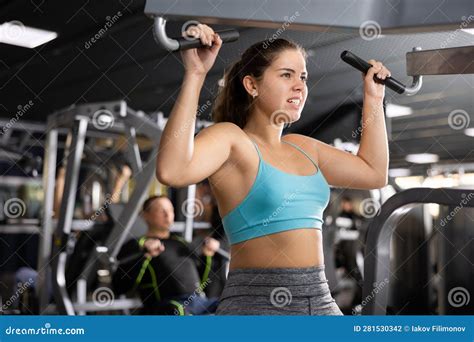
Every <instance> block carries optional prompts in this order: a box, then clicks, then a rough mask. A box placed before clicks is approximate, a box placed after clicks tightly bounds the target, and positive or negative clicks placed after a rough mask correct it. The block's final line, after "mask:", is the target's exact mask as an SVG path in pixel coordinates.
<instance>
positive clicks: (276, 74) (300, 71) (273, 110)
mask: <svg viewBox="0 0 474 342" xmlns="http://www.w3.org/2000/svg"><path fill="white" fill-rule="evenodd" d="M307 76H308V72H307V70H306V61H305V59H304V57H303V55H302V54H301V52H300V51H299V50H295V49H288V50H285V51H283V52H281V53H280V54H279V55H278V56H277V57H276V58H275V59H274V60H273V62H272V64H271V65H270V66H269V67H268V68H267V69H266V70H265V72H264V73H263V78H262V79H261V80H260V81H259V82H258V97H257V103H256V104H257V106H259V107H260V108H261V109H262V110H263V112H264V113H269V114H270V116H271V117H270V120H271V121H272V122H271V123H272V124H274V123H277V124H280V123H282V122H285V123H290V122H294V121H297V120H298V119H299V118H300V116H301V112H302V110H303V107H304V104H305V102H306V97H307V95H308V87H307V85H306V79H307Z"/></svg>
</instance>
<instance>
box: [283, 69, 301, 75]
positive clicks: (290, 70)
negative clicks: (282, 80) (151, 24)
mask: <svg viewBox="0 0 474 342" xmlns="http://www.w3.org/2000/svg"><path fill="white" fill-rule="evenodd" d="M277 70H285V71H288V72H292V73H294V74H296V71H294V70H293V69H291V68H279V69H277ZM302 74H305V75H306V74H307V72H306V71H303V72H302Z"/></svg>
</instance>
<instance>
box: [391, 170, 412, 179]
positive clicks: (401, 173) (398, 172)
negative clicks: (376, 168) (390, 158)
mask: <svg viewBox="0 0 474 342" xmlns="http://www.w3.org/2000/svg"><path fill="white" fill-rule="evenodd" d="M388 175H389V176H390V177H407V176H410V175H411V170H410V169H404V168H399V169H390V170H388Z"/></svg>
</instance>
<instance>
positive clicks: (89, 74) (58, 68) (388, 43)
mask: <svg viewBox="0 0 474 342" xmlns="http://www.w3.org/2000/svg"><path fill="white" fill-rule="evenodd" d="M144 5H145V1H143V0H142V1H138V0H120V1H64V0H63V1H59V0H50V1H44V0H26V1H23V0H15V1H6V0H3V1H1V0H0V23H3V22H7V21H14V20H16V21H20V22H21V23H23V24H24V25H26V26H31V27H37V28H42V29H47V30H52V31H55V32H58V34H59V37H58V38H57V39H55V40H54V41H52V42H50V43H48V44H45V45H42V46H39V47H37V48H35V49H26V48H21V47H15V46H11V45H6V44H0V49H1V50H0V51H1V53H0V83H1V85H2V86H1V88H0V116H1V117H2V118H3V119H6V120H9V119H10V118H12V117H14V116H15V113H17V111H18V107H19V106H24V105H25V104H27V103H29V101H32V102H33V103H34V105H33V106H32V107H31V108H30V109H29V110H28V111H27V112H25V113H24V114H23V115H22V116H21V122H45V121H46V118H47V116H48V115H49V114H50V113H52V112H54V111H55V110H58V109H61V108H63V107H66V106H69V105H71V104H77V103H86V102H98V101H110V100H117V99H123V100H125V101H127V103H128V104H129V105H130V106H131V107H132V108H134V109H140V110H144V111H146V112H147V113H153V112H156V111H162V112H163V113H164V114H165V116H166V115H167V114H168V113H169V112H170V110H171V108H172V105H173V103H174V100H175V98H176V96H177V92H178V90H179V85H180V82H181V79H182V76H183V69H182V66H181V63H180V56H179V54H173V53H168V52H166V51H164V50H163V49H162V48H161V47H160V46H158V45H157V44H156V42H155V41H154V39H153V34H152V28H153V21H152V19H150V18H148V17H146V16H145V15H144V14H143V9H144ZM217 6H218V5H217ZM298 6H299V2H295V9H297V8H298ZM119 11H120V13H121V14H122V15H121V16H119V19H118V20H116V21H115V22H114V24H113V25H112V26H111V28H110V29H108V30H107V33H106V34H105V35H103V36H102V37H101V38H100V39H99V40H98V41H97V42H95V43H91V42H90V39H91V37H93V36H94V35H96V34H97V33H98V32H99V30H100V29H101V28H103V27H104V24H105V23H106V22H107V21H108V20H110V18H112V17H113V16H114V15H117V13H118V12H119ZM394 15H395V13H394ZM182 24H183V21H181V22H170V23H169V25H168V33H169V35H170V36H173V35H179V34H180V30H181V26H182ZM216 28H218V29H220V28H226V27H223V26H216ZM233 28H237V29H239V31H240V34H241V38H240V39H239V41H237V42H236V43H232V44H227V45H224V47H223V48H222V50H221V53H220V56H219V59H218V61H217V63H216V65H215V67H214V69H213V70H212V71H211V73H210V75H209V77H208V78H207V81H206V84H205V88H204V89H203V92H202V99H201V101H203V102H205V101H207V100H208V99H212V98H213V96H214V94H215V91H216V89H217V80H218V79H219V78H220V77H221V76H222V74H223V70H224V67H225V66H227V65H228V64H229V63H231V62H232V61H233V60H235V59H236V58H237V57H238V56H239V54H240V53H242V52H243V51H244V50H245V49H246V48H247V47H248V46H249V45H251V44H252V43H253V42H256V41H258V40H261V39H264V38H267V37H270V36H271V35H272V34H274V33H275V30H274V29H261V28H249V27H245V28H243V27H240V28H239V27H233ZM290 28H291V27H290ZM382 34H383V32H382ZM282 37H286V38H291V39H293V40H295V41H297V42H299V43H300V44H302V45H303V46H304V47H305V48H306V49H307V50H308V51H309V58H308V65H307V66H308V71H309V75H310V77H309V83H308V86H309V89H310V91H309V97H308V102H307V104H306V107H305V110H304V113H303V116H302V119H301V120H300V121H299V122H297V123H294V124H293V125H292V126H291V127H290V128H289V129H290V130H291V131H297V132H302V133H304V134H308V135H312V136H314V137H317V138H320V139H321V140H324V141H326V142H328V143H332V142H333V140H334V138H336V137H338V138H340V139H341V140H342V141H351V140H354V139H353V138H352V136H351V135H352V134H351V133H352V132H353V131H354V130H355V129H356V128H357V120H358V117H359V115H360V105H361V101H362V79H361V76H360V73H359V72H357V71H355V70H354V69H352V68H351V67H349V66H348V65H347V64H345V63H344V62H342V61H341V60H340V58H339V55H340V53H341V52H342V51H343V50H351V51H352V52H354V53H356V54H358V55H360V56H361V57H362V58H364V59H369V58H374V59H378V60H381V61H382V62H384V64H385V65H387V67H388V68H389V69H391V71H392V74H393V75H394V76H395V77H396V78H398V79H399V80H400V81H403V82H406V83H410V78H409V77H407V76H406V69H405V65H406V61H405V54H406V52H408V51H411V49H412V48H413V47H415V46H421V47H422V48H423V49H424V50H428V49H438V48H441V47H456V46H466V45H474V35H471V34H468V33H465V32H462V31H459V30H458V31H451V32H428V33H418V34H410V35H407V34H404V35H382V36H380V37H379V38H378V39H374V40H364V39H362V38H361V37H360V36H359V35H355V34H349V33H336V32H307V31H291V30H287V31H285V32H284V33H283V34H282ZM473 90H474V75H467V74H466V75H451V76H426V77H425V79H424V85H423V88H422V89H421V91H420V92H419V94H418V95H416V96H413V97H406V96H402V95H397V94H395V93H393V92H392V91H390V90H387V92H386V93H387V96H386V100H387V101H388V102H391V103H394V104H399V105H404V106H409V107H411V108H412V109H413V111H414V113H413V115H411V116H405V117H400V118H393V119H388V127H389V131H390V136H391V141H390V151H391V167H392V168H393V167H410V168H412V169H413V171H414V172H415V173H417V172H423V171H424V170H423V169H424V168H425V167H426V166H424V167H419V166H416V165H413V164H410V163H408V162H406V161H405V160H404V159H405V156H406V155H407V154H409V153H423V152H429V153H436V154H439V155H440V159H441V160H440V163H455V164H458V163H467V162H474V150H473V146H474V144H473V141H474V138H473V137H468V136H466V135H464V134H463V131H462V130H457V129H453V128H451V126H452V125H451V126H450V125H449V123H448V115H449V113H451V112H452V111H454V110H462V111H464V112H466V113H467V114H468V116H469V117H468V119H469V120H470V123H469V124H468V125H466V127H465V128H467V127H473V126H474V118H473V116H474V114H473V113H474V110H473V109H474V100H473V96H474V91H473ZM36 138H37V139H41V138H42V136H41V135H39V136H36Z"/></svg>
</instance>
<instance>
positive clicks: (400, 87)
mask: <svg viewBox="0 0 474 342" xmlns="http://www.w3.org/2000/svg"><path fill="white" fill-rule="evenodd" d="M341 59H342V60H343V61H344V62H346V63H347V64H349V65H351V66H353V67H354V68H356V69H357V70H359V71H361V72H363V73H364V74H366V73H367V71H369V69H370V68H371V67H372V65H370V64H369V63H367V62H366V61H364V60H363V59H362V58H360V57H358V56H356V55H354V54H353V53H352V52H350V51H347V50H346V51H343V52H342V53H341ZM374 80H376V81H377V82H380V83H383V84H385V86H386V87H387V88H390V89H392V90H393V91H395V92H397V93H399V94H403V93H404V92H405V88H406V86H405V85H404V84H403V83H401V82H400V81H397V80H396V79H394V78H392V77H387V78H386V79H385V80H381V79H378V78H377V77H375V76H374Z"/></svg>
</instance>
